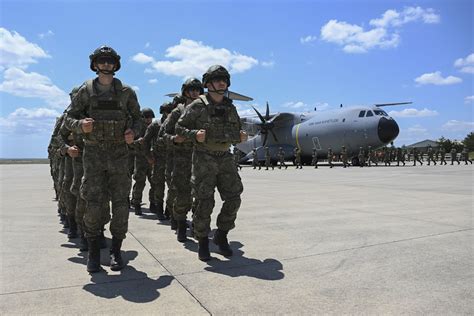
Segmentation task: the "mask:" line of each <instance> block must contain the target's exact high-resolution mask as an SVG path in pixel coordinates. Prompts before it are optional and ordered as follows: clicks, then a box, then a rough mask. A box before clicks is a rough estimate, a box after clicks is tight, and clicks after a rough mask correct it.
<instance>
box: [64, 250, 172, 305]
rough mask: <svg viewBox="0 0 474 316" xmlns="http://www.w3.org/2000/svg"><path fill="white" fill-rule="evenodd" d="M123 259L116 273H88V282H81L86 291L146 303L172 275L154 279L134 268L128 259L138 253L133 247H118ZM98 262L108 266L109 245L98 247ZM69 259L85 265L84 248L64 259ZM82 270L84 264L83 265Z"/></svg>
mask: <svg viewBox="0 0 474 316" xmlns="http://www.w3.org/2000/svg"><path fill="white" fill-rule="evenodd" d="M122 256H123V259H124V261H125V264H126V266H125V268H123V270H121V271H120V274H117V275H109V274H108V271H107V270H104V271H101V272H98V273H93V274H91V282H92V283H90V284H86V285H84V286H83V289H84V290H86V291H87V292H89V293H91V294H94V295H95V296H99V297H103V298H107V299H112V298H116V297H120V296H121V297H123V299H125V300H127V301H130V302H134V303H147V302H151V301H154V300H156V299H157V298H158V297H159V296H160V292H159V291H158V290H159V289H163V288H165V287H167V286H168V285H170V284H171V282H172V281H173V279H174V277H172V276H170V275H162V276H160V277H159V278H158V279H156V280H154V279H151V278H149V277H148V275H147V274H146V273H145V272H142V271H138V270H137V269H135V268H134V267H133V266H130V265H129V262H130V261H132V260H134V259H135V258H136V257H137V256H138V252H136V251H122ZM100 259H101V260H100V261H101V262H100V263H101V265H102V266H109V260H110V258H109V249H102V250H101V256H100ZM68 260H69V261H71V262H74V263H78V264H82V265H84V266H85V265H86V264H87V251H84V252H80V253H79V257H72V258H69V259H68ZM84 273H86V271H85V267H84Z"/></svg>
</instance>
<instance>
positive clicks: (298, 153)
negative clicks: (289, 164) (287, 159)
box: [293, 147, 303, 169]
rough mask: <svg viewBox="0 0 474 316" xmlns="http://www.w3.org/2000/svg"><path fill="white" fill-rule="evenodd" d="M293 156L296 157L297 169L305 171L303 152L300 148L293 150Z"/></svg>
mask: <svg viewBox="0 0 474 316" xmlns="http://www.w3.org/2000/svg"><path fill="white" fill-rule="evenodd" d="M293 155H294V156H295V166H296V169H303V165H302V164H301V150H300V149H299V148H298V147H295V149H294V150H293Z"/></svg>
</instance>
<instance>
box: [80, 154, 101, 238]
mask: <svg viewBox="0 0 474 316" xmlns="http://www.w3.org/2000/svg"><path fill="white" fill-rule="evenodd" d="M72 169H73V171H74V178H73V180H72V185H71V193H72V194H74V195H75V196H76V211H75V218H76V223H77V225H78V226H79V227H80V228H81V230H84V214H85V212H86V200H84V199H83V198H82V196H81V194H80V188H81V182H82V176H83V175H84V168H83V165H82V157H81V156H79V157H76V158H74V159H73V160H72ZM102 203H103V208H104V209H107V210H108V211H107V212H104V213H103V214H102V215H103V216H104V217H103V218H102V226H104V225H105V224H107V223H108V222H109V221H110V203H109V201H108V199H106V198H105V195H103V196H102Z"/></svg>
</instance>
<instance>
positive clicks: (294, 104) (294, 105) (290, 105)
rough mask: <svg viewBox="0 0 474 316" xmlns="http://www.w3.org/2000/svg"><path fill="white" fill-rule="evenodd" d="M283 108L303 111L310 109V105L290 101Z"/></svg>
mask: <svg viewBox="0 0 474 316" xmlns="http://www.w3.org/2000/svg"><path fill="white" fill-rule="evenodd" d="M283 107H286V108H290V109H303V108H306V109H307V108H309V105H308V104H306V103H303V102H301V101H296V102H294V101H290V102H286V103H284V104H283Z"/></svg>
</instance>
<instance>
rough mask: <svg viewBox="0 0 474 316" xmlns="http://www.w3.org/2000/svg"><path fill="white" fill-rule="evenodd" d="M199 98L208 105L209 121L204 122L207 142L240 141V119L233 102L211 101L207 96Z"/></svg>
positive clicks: (233, 142)
mask: <svg viewBox="0 0 474 316" xmlns="http://www.w3.org/2000/svg"><path fill="white" fill-rule="evenodd" d="M199 99H201V101H202V102H203V103H204V104H205V105H206V108H207V111H208V114H209V115H208V121H207V122H206V123H204V126H203V128H204V129H205V130H206V143H232V144H235V143H239V142H240V120H239V116H238V114H237V112H236V111H235V109H234V106H233V105H232V104H230V105H229V104H218V105H214V104H211V103H209V101H208V100H207V97H206V96H204V95H203V96H200V97H199Z"/></svg>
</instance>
